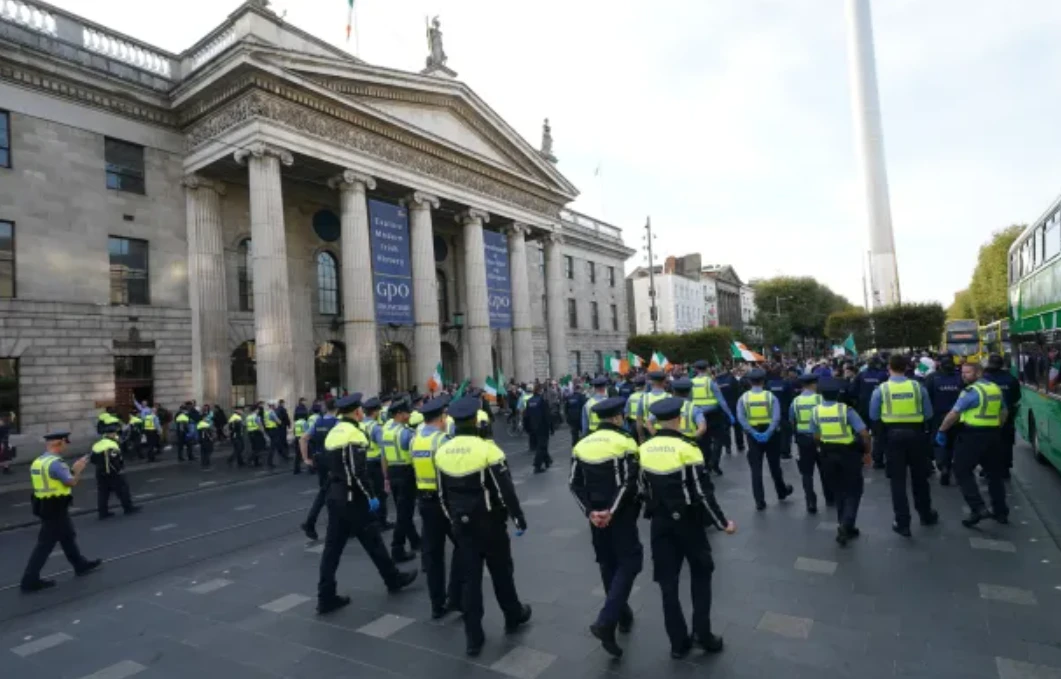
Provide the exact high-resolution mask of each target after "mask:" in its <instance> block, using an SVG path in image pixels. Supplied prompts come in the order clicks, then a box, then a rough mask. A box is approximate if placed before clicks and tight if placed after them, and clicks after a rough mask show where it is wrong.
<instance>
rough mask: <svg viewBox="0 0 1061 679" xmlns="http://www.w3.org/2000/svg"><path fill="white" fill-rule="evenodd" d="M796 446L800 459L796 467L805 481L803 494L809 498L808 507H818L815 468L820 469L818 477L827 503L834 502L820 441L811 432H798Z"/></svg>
mask: <svg viewBox="0 0 1061 679" xmlns="http://www.w3.org/2000/svg"><path fill="white" fill-rule="evenodd" d="M796 448H797V449H798V450H799V459H798V460H796V467H797V468H798V469H799V476H800V478H801V479H802V481H803V495H804V496H805V497H806V498H807V506H808V507H817V503H818V495H817V493H815V492H814V469H815V468H817V469H818V477H819V480H820V481H821V484H822V495H824V496H825V503H826V504H830V505H831V504H832V503H833V501H834V500H835V498H834V497H833V489H832V488H831V487H830V486H829V484H827V483H826V482H825V468H824V466H823V465H822V459H821V454H820V452H819V451H818V443H817V442H816V441H815V440H814V436H813V435H811V434H798V433H797V434H796Z"/></svg>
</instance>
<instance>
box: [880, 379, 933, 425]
mask: <svg viewBox="0 0 1061 679" xmlns="http://www.w3.org/2000/svg"><path fill="white" fill-rule="evenodd" d="M878 388H879V389H880V396H881V409H880V419H881V422H884V423H885V424H917V423H920V422H924V421H925V406H924V404H923V403H922V402H921V383H920V382H915V381H914V380H903V381H902V382H895V381H892V380H888V381H887V382H885V383H884V384H882V385H880V387H878Z"/></svg>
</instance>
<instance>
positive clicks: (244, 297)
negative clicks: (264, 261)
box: [236, 238, 254, 311]
mask: <svg viewBox="0 0 1061 679" xmlns="http://www.w3.org/2000/svg"><path fill="white" fill-rule="evenodd" d="M238 254H239V259H238V261H237V262H236V277H237V278H238V280H239V310H240V311H254V269H253V267H251V239H250V238H244V239H243V240H241V241H240V243H239V248H238Z"/></svg>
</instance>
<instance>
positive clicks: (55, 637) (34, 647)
mask: <svg viewBox="0 0 1061 679" xmlns="http://www.w3.org/2000/svg"><path fill="white" fill-rule="evenodd" d="M73 639H74V638H73V637H72V636H70V635H68V634H63V633H62V632H56V633H55V634H49V635H48V636H46V637H41V638H40V639H34V640H33V641H30V642H28V643H25V644H20V645H18V646H15V647H14V648H12V649H11V652H12V653H14V654H15V655H17V656H19V657H21V658H25V657H27V656H31V655H33V654H34V653H40V652H41V651H47V650H48V649H49V648H55V647H56V646H58V645H59V644H62V643H65V642H67V641H73Z"/></svg>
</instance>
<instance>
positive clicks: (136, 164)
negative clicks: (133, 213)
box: [103, 137, 145, 195]
mask: <svg viewBox="0 0 1061 679" xmlns="http://www.w3.org/2000/svg"><path fill="white" fill-rule="evenodd" d="M103 159H104V161H105V162H106V166H107V188H108V189H115V190H116V191H126V192H128V193H139V194H140V195H144V194H145V190H144V147H143V146H140V145H139V144H130V143H129V142H127V141H121V140H118V139H111V138H110V137H106V138H104V140H103Z"/></svg>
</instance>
